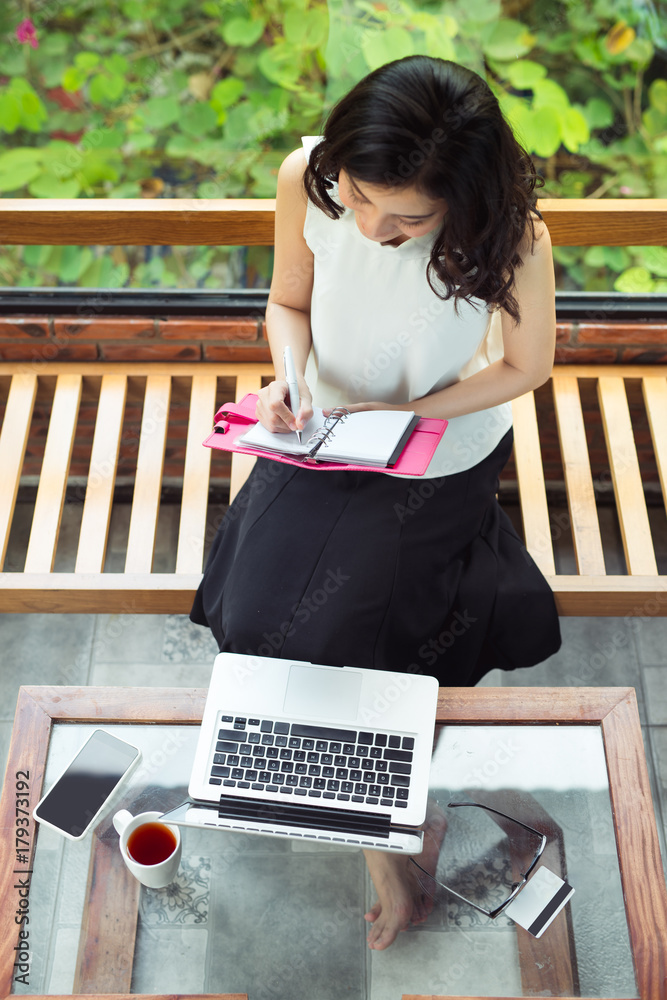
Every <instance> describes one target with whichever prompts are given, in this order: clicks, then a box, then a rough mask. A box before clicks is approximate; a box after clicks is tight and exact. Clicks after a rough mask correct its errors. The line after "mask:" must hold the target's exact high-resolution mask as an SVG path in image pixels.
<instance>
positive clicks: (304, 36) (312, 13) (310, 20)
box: [283, 7, 329, 49]
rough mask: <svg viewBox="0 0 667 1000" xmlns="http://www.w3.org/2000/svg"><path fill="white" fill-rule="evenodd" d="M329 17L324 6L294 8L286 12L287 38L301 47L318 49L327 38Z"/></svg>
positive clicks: (284, 29) (284, 27)
mask: <svg viewBox="0 0 667 1000" xmlns="http://www.w3.org/2000/svg"><path fill="white" fill-rule="evenodd" d="M328 26H329V18H328V17H327V14H326V11H325V10H324V8H322V7H313V8H311V9H310V10H297V9H296V8H292V9H291V10H288V11H287V13H286V14H285V18H284V20H283V31H284V33H285V40H286V41H287V42H289V44H290V45H294V46H295V47H296V48H299V49H316V48H318V47H319V46H320V45H324V43H325V42H326V40H327V28H328Z"/></svg>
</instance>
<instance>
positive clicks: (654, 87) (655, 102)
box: [648, 79, 667, 115]
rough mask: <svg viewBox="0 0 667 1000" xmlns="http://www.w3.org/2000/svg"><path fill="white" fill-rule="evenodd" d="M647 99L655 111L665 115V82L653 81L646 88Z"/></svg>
mask: <svg viewBox="0 0 667 1000" xmlns="http://www.w3.org/2000/svg"><path fill="white" fill-rule="evenodd" d="M648 99H649V101H650V103H651V106H652V107H654V108H655V109H656V111H659V112H660V114H663V115H667V80H662V79H660V80H654V81H653V83H652V84H651V86H650V87H649V88H648Z"/></svg>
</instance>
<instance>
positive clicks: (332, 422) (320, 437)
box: [306, 406, 350, 458]
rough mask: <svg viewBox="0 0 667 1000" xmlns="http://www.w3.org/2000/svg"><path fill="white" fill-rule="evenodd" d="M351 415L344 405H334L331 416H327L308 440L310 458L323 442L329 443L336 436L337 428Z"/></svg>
mask: <svg viewBox="0 0 667 1000" xmlns="http://www.w3.org/2000/svg"><path fill="white" fill-rule="evenodd" d="M349 415H350V411H349V410H347V409H346V408H345V407H344V406H336V407H334V409H333V410H332V411H331V413H330V414H329V416H328V417H326V418H325V420H324V423H323V424H322V426H321V427H318V429H317V430H316V431H315V433H314V434H311V436H310V437H309V438H308V440H307V441H306V447H307V448H308V449H309V451H308V457H309V458H312V457H313V455H315V454H316V452H318V451H319V449H320V448H321V447H322V445H323V444H328V443H329V442H330V441H331V440H332V438H334V437H335V436H336V435H335V433H334V431H335V428H336V427H337V426H338V424H339V423H342V422H343V421H344V420H345V419H346V418H347V417H349Z"/></svg>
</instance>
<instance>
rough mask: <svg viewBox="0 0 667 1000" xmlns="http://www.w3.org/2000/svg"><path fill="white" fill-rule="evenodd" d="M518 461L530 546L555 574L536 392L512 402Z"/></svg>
mask: <svg viewBox="0 0 667 1000" xmlns="http://www.w3.org/2000/svg"><path fill="white" fill-rule="evenodd" d="M512 415H513V421H514V461H515V464H516V474H517V481H518V485H519V496H520V498H521V516H522V519H523V530H524V535H525V541H526V548H527V549H528V551H529V552H530V554H531V556H532V557H533V559H534V560H535V562H536V564H537V565H538V566H539V568H540V569H541V570H542V572H543V573H544V574H545V575H547V576H548V575H549V574H551V575H555V573H556V565H555V562H554V550H553V544H552V541H551V528H550V525H549V508H548V506H547V491H546V487H545V484H544V468H543V467H542V453H541V451H540V439H539V434H538V429H537V414H536V412H535V397H534V395H533V393H532V392H527V393H526V394H525V395H523V396H519V397H518V399H515V400H514V401H513V402H512Z"/></svg>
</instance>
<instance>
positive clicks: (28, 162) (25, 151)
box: [0, 146, 43, 171]
mask: <svg viewBox="0 0 667 1000" xmlns="http://www.w3.org/2000/svg"><path fill="white" fill-rule="evenodd" d="M42 158H43V155H42V150H41V149H35V147H34V146H19V147H18V148H17V149H8V150H7V152H6V153H0V170H5V171H8V170H26V169H29V168H30V167H32V166H33V165H34V164H37V163H41V161H42Z"/></svg>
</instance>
